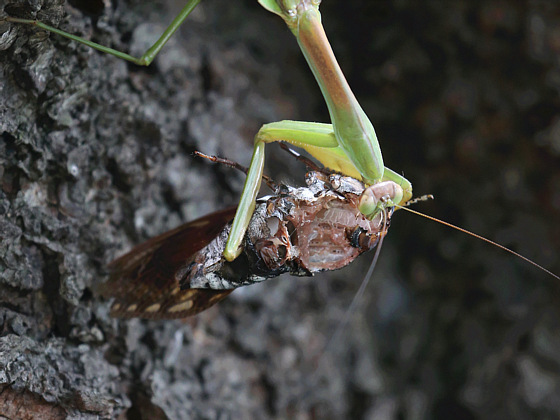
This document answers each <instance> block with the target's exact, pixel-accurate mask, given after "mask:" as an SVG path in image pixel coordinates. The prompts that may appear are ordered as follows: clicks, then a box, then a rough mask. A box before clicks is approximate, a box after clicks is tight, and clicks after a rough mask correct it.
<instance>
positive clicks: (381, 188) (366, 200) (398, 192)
mask: <svg viewBox="0 0 560 420" xmlns="http://www.w3.org/2000/svg"><path fill="white" fill-rule="evenodd" d="M403 197H404V192H403V189H402V187H401V186H400V185H399V184H397V183H395V182H393V181H383V182H378V183H377V184H374V185H371V186H369V187H367V188H366V189H365V190H364V192H362V195H361V196H360V199H359V201H358V210H360V213H362V214H363V215H364V216H366V217H367V218H368V219H370V220H372V219H373V218H374V217H375V216H377V215H378V214H379V213H380V212H381V211H383V210H384V209H386V208H388V207H394V206H395V205H396V204H401V202H402V201H403Z"/></svg>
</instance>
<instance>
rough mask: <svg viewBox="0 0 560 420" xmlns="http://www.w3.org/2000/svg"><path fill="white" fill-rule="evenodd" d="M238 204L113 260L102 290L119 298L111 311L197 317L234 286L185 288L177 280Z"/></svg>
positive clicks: (121, 314) (127, 314)
mask: <svg viewBox="0 0 560 420" xmlns="http://www.w3.org/2000/svg"><path fill="white" fill-rule="evenodd" d="M235 210H236V209H235V207H232V208H228V209H225V210H222V211H218V212H215V213H212V214H209V215H207V216H204V217H201V218H200V219H196V220H193V221H192V222H189V223H186V224H184V225H182V226H179V227H178V228H176V229H173V230H170V231H169V232H165V233H163V234H161V235H159V236H156V237H155V238H152V239H149V240H148V241H146V242H144V243H142V244H140V245H138V246H136V247H135V248H133V249H132V250H131V251H130V252H128V253H127V254H125V255H123V256H122V257H120V258H117V259H116V260H114V261H113V262H111V263H110V264H109V270H110V277H109V280H108V281H107V282H106V283H105V284H103V285H102V286H101V294H102V295H103V296H105V297H108V298H114V299H115V300H114V302H113V304H112V306H111V315H112V316H115V317H120V318H132V317H139V318H151V319H171V318H185V317H188V316H191V315H195V314H197V313H199V312H201V311H203V310H205V309H207V308H209V307H210V306H212V305H214V304H215V303H217V302H219V301H221V300H222V299H224V298H225V297H226V296H227V295H229V294H230V293H231V292H232V290H212V289H186V290H181V289H180V287H179V283H178V281H177V280H176V278H175V273H176V271H177V270H178V269H179V268H181V267H183V266H184V264H185V261H186V260H187V259H189V258H190V257H191V256H192V255H193V254H195V253H196V252H197V251H199V250H201V249H202V248H203V247H204V246H206V245H207V244H208V243H209V242H210V241H211V240H212V239H214V238H215V237H216V236H217V235H218V234H219V233H220V232H221V231H222V230H223V229H224V227H225V226H226V225H227V223H229V222H231V220H232V219H233V216H234V215H235Z"/></svg>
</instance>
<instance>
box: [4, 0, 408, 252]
mask: <svg viewBox="0 0 560 420" xmlns="http://www.w3.org/2000/svg"><path fill="white" fill-rule="evenodd" d="M258 1H259V3H260V4H261V6H263V7H264V8H265V9H266V10H268V11H270V12H272V13H275V14H277V15H278V16H280V17H281V18H282V19H283V20H284V22H285V23H286V24H287V26H288V28H289V29H290V30H291V32H292V33H293V34H294V36H295V37H296V39H297V42H298V44H299V46H300V48H301V51H302V52H303V55H304V56H305V59H306V60H307V63H308V64H309V67H310V68H311V70H312V72H313V74H314V76H315V79H316V80H317V83H318V84H319V87H320V89H321V92H322V94H323V97H324V99H325V102H326V104H327V107H328V110H329V115H330V118H331V123H330V124H323V123H313V122H301V121H279V122H273V123H269V124H265V125H263V126H262V128H261V129H260V130H259V131H258V133H257V135H256V136H255V140H254V150H253V155H252V158H251V164H250V167H249V171H248V174H247V178H246V181H245V185H244V188H243V192H242V194H241V199H240V201H239V205H238V208H237V212H236V214H235V218H234V221H233V225H232V228H231V232H230V234H229V237H228V241H227V244H226V247H225V250H224V252H223V255H224V257H225V259H226V260H228V261H233V260H234V259H235V258H236V257H237V256H238V255H239V254H240V252H241V243H242V240H243V237H244V234H245V231H246V230H247V227H248V224H249V221H250V219H251V215H252V214H253V211H254V209H255V200H256V198H257V194H258V191H259V188H260V184H261V180H262V174H263V169H264V159H265V145H266V144H267V143H272V142H276V141H284V142H287V143H290V144H292V145H294V146H296V147H300V148H303V149H305V150H306V151H307V152H308V153H310V154H311V155H312V156H313V157H315V158H316V159H317V160H318V161H319V162H321V163H322V164H323V165H324V166H325V167H327V168H329V169H331V170H334V171H336V172H340V173H342V174H344V175H348V176H351V177H354V178H357V179H360V180H362V181H363V182H364V183H365V185H366V186H368V188H366V190H365V191H364V193H363V194H362V196H361V198H360V201H359V204H358V209H359V210H360V212H361V213H362V214H364V215H365V216H366V217H368V218H369V219H374V218H375V217H376V216H377V215H379V214H380V213H381V212H385V211H386V210H387V209H388V208H390V207H395V206H402V205H404V204H405V203H407V202H408V201H409V200H410V199H411V198H412V185H411V183H410V182H409V181H408V180H407V179H405V178H404V177H402V176H401V175H399V174H398V173H396V172H394V171H392V170H391V169H389V168H387V167H385V166H384V164H383V157H382V154H381V148H380V146H379V142H378V140H377V136H376V134H375V129H374V128H373V124H372V123H371V121H370V120H369V118H368V117H367V115H366V114H365V112H364V111H363V109H362V107H361V106H360V104H359V103H358V101H357V99H356V97H355V96H354V94H353V93H352V90H351V89H350V86H349V85H348V82H347V81H346V78H345V77H344V74H343V73H342V70H341V69H340V66H339V65H338V63H337V61H336V58H335V56H334V53H333V51H332V48H331V47H330V44H329V42H328V39H327V36H326V34H325V31H324V29H323V26H322V24H321V15H320V12H319V4H320V0H258ZM198 3H200V0H188V1H187V3H186V5H185V6H184V7H183V9H182V10H181V11H180V13H179V14H178V16H177V17H176V18H175V19H174V20H173V22H172V23H171V24H170V25H169V27H168V28H167V29H166V30H165V31H164V33H163V34H162V35H161V36H160V38H159V39H158V40H157V41H156V42H155V43H154V44H153V45H152V46H151V47H150V48H149V49H148V50H147V51H146V52H145V53H144V54H143V55H142V56H141V57H140V58H136V57H133V56H131V55H129V54H126V53H123V52H120V51H117V50H114V49H112V48H108V47H105V46H102V45H99V44H97V43H94V42H91V41H88V40H86V39H83V38H80V37H77V36H75V35H72V34H69V33H66V32H64V31H61V30H59V29H57V28H54V27H51V26H49V25H46V24H44V23H42V22H39V21H36V20H30V19H20V18H7V20H8V21H11V22H16V23H24V24H32V25H35V26H37V27H39V28H42V29H44V30H47V31H50V32H53V33H56V34H59V35H61V36H64V37H66V38H69V39H72V40H74V41H77V42H80V43H82V44H85V45H88V46H90V47H92V48H95V49H97V50H99V51H102V52H105V53H108V54H111V55H114V56H116V57H119V58H122V59H125V60H127V61H130V62H133V63H135V64H138V65H143V66H147V65H149V64H150V63H151V62H152V61H153V60H154V58H155V57H156V55H157V54H158V53H159V52H160V51H161V49H162V48H163V46H164V45H165V43H166V42H167V41H168V40H169V38H170V37H171V36H172V35H173V34H174V33H175V31H176V30H177V29H178V28H179V26H180V25H181V24H182V23H183V22H184V20H185V19H186V18H187V16H188V15H189V14H190V13H191V12H192V11H193V10H194V8H195V7H196V6H197V5H198Z"/></svg>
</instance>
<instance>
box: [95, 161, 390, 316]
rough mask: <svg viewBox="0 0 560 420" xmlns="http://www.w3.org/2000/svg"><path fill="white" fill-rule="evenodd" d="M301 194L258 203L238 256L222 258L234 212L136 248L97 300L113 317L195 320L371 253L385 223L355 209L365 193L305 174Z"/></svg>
mask: <svg viewBox="0 0 560 420" xmlns="http://www.w3.org/2000/svg"><path fill="white" fill-rule="evenodd" d="M306 181H307V186H306V187H299V188H294V187H290V186H285V185H283V186H280V187H278V188H277V189H276V191H275V192H274V194H273V195H270V196H267V197H263V198H261V199H259V200H258V202H257V206H256V208H255V211H254V213H253V216H252V219H251V221H250V224H249V228H248V229H247V233H246V235H245V238H244V243H243V251H242V253H241V255H240V256H239V257H238V258H236V259H235V260H234V261H232V262H228V261H226V260H225V259H224V258H223V256H222V253H223V250H224V247H225V244H226V241H227V238H228V235H229V231H230V228H231V221H232V220H233V216H234V214H235V209H234V208H230V209H226V210H222V211H219V212H216V213H213V214H210V215H207V216H204V217H202V218H200V219H197V220H194V221H192V222H189V223H186V224H184V225H182V226H180V227H178V228H176V229H174V230H172V231H169V232H166V233H164V234H162V235H160V236H157V237H155V238H153V239H150V240H148V241H147V242H145V243H143V244H141V245H138V246H137V247H135V248H134V249H132V250H131V251H130V252H128V253H127V254H125V255H124V256H122V257H120V258H118V259H116V260H115V261H113V262H112V263H111V264H110V266H109V268H110V270H111V276H110V279H109V281H108V282H107V283H106V284H105V285H104V286H103V294H104V295H105V296H107V297H113V298H114V299H115V300H114V302H113V304H112V308H111V314H112V315H113V316H116V317H125V318H129V317H141V318H153V319H170V318H184V317H188V316H191V315H195V314H197V313H199V312H201V311H203V310H205V309H207V308H208V307H210V306H212V305H214V304H215V303H217V302H219V301H221V300H222V299H224V298H225V297H226V296H227V295H228V294H230V293H231V292H232V291H233V289H235V288H237V287H241V286H246V285H250V284H253V283H257V282H260V281H263V280H266V279H268V278H271V277H276V276H278V275H280V274H282V273H290V274H293V275H297V276H312V275H313V274H315V273H317V272H320V271H325V270H336V269H339V268H342V267H344V266H346V265H348V264H350V263H351V262H352V261H354V259H356V258H357V257H358V256H359V255H360V254H362V253H363V252H365V251H368V250H370V249H372V248H374V247H375V246H376V245H377V243H378V241H379V239H380V238H381V237H382V236H383V235H385V233H386V232H387V228H388V225H389V220H390V217H384V215H382V214H380V215H378V216H377V217H376V218H375V219H374V220H368V219H367V218H365V217H364V216H363V215H362V213H360V211H359V210H358V207H357V205H358V204H357V203H358V200H359V197H360V194H361V193H362V192H363V190H364V185H363V184H362V183H361V182H359V181H357V180H355V179H353V178H349V177H344V176H341V175H336V174H331V175H326V174H323V173H320V172H309V173H308V174H307V176H306Z"/></svg>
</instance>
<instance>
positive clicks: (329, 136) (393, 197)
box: [223, 121, 412, 261]
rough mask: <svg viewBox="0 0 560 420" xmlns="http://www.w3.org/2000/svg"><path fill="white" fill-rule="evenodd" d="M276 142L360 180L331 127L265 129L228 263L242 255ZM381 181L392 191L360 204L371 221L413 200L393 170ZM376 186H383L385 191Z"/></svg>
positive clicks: (369, 194)
mask: <svg viewBox="0 0 560 420" xmlns="http://www.w3.org/2000/svg"><path fill="white" fill-rule="evenodd" d="M275 141H285V142H287V143H289V144H292V145H294V146H296V147H301V148H302V149H305V150H307V151H308V152H309V153H311V154H312V155H313V156H314V157H316V158H317V159H318V160H319V161H320V162H321V163H323V165H325V166H327V167H329V168H330V169H333V170H335V171H338V172H341V173H344V174H345V175H349V176H355V177H359V173H358V172H357V170H356V168H355V166H353V164H352V161H351V160H350V159H349V158H348V156H347V155H346V153H345V151H344V149H343V148H342V147H340V145H339V144H338V142H337V140H336V136H335V133H334V131H333V127H332V125H331V124H322V123H312V122H301V121H279V122H275V123H270V124H265V125H263V126H262V127H261V129H260V130H259V132H258V133H257V135H256V136H255V147H254V150H253V156H252V158H251V165H250V167H249V172H248V173H247V178H246V180H245V186H244V187H243V192H242V194H241V199H240V201H239V205H238V207H237V211H236V213H235V218H234V219H233V225H232V227H231V231H230V234H229V237H228V241H227V244H226V247H225V249H224V253H223V255H224V257H225V258H226V260H228V261H233V260H234V259H235V258H237V257H238V256H239V254H240V253H241V251H242V249H241V243H242V241H243V237H244V235H245V231H246V230H247V226H248V225H249V221H250V220H251V216H252V215H253V211H254V209H255V200H256V198H257V194H258V192H259V188H260V185H261V180H262V174H263V168H264V157H265V154H264V151H265V144H266V143H272V142H275ZM381 181H388V182H389V183H390V185H391V186H390V188H389V189H388V188H387V183H383V185H380V183H377V184H374V185H372V186H371V187H370V188H367V189H366V190H365V191H364V193H363V195H362V199H361V200H360V205H359V209H360V211H361V212H362V213H363V214H364V215H366V216H368V217H371V218H373V217H375V215H376V214H378V213H379V211H380V208H383V207H387V206H392V205H395V204H404V203H406V202H407V201H408V200H409V199H410V198H411V196H412V186H411V184H410V182H409V181H408V180H407V179H406V178H403V177H402V176H400V175H398V174H397V173H395V172H394V171H392V170H391V169H389V168H384V171H383V176H382V179H381ZM376 186H380V187H381V189H379V188H376ZM381 195H383V197H384V200H383V202H381V200H380V196H381ZM386 200H388V201H386Z"/></svg>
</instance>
